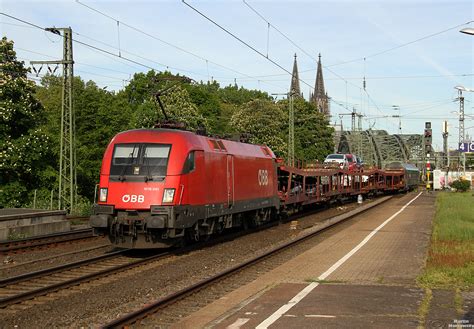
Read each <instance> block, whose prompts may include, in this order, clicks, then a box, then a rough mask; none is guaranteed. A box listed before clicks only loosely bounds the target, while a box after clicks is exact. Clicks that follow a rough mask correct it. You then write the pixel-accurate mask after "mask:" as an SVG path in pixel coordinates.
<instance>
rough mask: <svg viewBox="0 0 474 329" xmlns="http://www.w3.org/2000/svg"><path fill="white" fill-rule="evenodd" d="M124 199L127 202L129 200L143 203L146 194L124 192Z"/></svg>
mask: <svg viewBox="0 0 474 329" xmlns="http://www.w3.org/2000/svg"><path fill="white" fill-rule="evenodd" d="M122 201H123V202H125V203H127V202H138V203H143V202H145V196H144V195H142V194H139V195H136V194H124V195H123V196H122Z"/></svg>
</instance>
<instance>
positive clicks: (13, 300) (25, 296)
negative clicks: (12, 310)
mask: <svg viewBox="0 0 474 329" xmlns="http://www.w3.org/2000/svg"><path fill="white" fill-rule="evenodd" d="M125 251H126V250H123V251H119V252H117V253H115V254H114V255H112V256H111V255H110V254H109V255H106V256H110V257H115V256H117V254H119V253H124V252H125ZM169 254H170V253H169V252H164V253H160V254H158V255H153V256H150V257H147V258H145V259H141V260H138V261H135V262H132V263H127V264H122V265H118V266H114V267H111V268H108V269H104V270H101V271H98V272H94V273H90V274H86V275H83V276H80V277H78V278H73V279H70V280H66V281H63V282H58V283H55V284H52V285H49V286H46V287H42V288H39V289H34V290H31V291H27V292H24V293H20V294H17V295H13V296H10V297H6V298H3V299H0V308H5V307H7V306H9V305H12V304H17V303H19V302H22V301H25V300H29V299H32V298H34V297H37V296H41V295H45V294H47V293H49V292H53V291H57V290H62V289H65V288H69V287H71V286H76V285H78V284H80V283H83V282H86V281H91V280H94V279H97V278H100V277H103V276H106V275H109V274H112V273H117V272H122V271H125V270H128V269H131V268H133V267H136V266H139V265H145V264H147V263H149V262H151V261H155V260H157V259H160V258H163V257H166V256H168V255H169ZM110 257H102V256H99V257H94V258H93V259H94V260H95V261H97V260H100V258H102V259H103V258H110ZM91 260H92V258H91V259H88V260H84V261H81V262H76V263H72V264H66V265H64V266H59V267H56V268H52V269H47V270H42V271H38V272H33V273H28V274H25V275H23V276H19V277H14V278H10V280H11V282H13V283H18V282H23V281H26V280H27V278H26V277H27V276H28V275H32V277H30V279H31V278H38V277H43V276H44V275H45V274H50V273H51V272H48V271H51V270H56V269H59V268H63V269H66V270H70V269H71V268H68V266H71V265H75V266H74V268H77V267H79V266H78V263H85V264H87V262H89V263H92V264H93V263H94V262H93V261H91ZM83 265H84V264H83ZM58 271H59V270H58ZM58 271H56V272H58ZM17 278H19V281H15V279H17ZM7 280H8V279H7ZM2 281H6V280H2Z"/></svg>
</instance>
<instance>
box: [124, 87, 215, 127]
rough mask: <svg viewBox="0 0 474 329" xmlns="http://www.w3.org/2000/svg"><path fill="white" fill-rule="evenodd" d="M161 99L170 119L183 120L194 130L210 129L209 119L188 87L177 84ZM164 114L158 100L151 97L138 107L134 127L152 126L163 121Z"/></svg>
mask: <svg viewBox="0 0 474 329" xmlns="http://www.w3.org/2000/svg"><path fill="white" fill-rule="evenodd" d="M161 101H162V103H163V104H164V108H165V111H166V114H167V116H168V119H169V120H172V121H177V122H182V123H184V124H185V125H186V128H187V129H189V130H192V131H196V130H198V129H201V128H204V129H208V124H207V120H206V119H205V118H204V117H203V116H202V115H201V114H200V113H199V111H198V108H197V106H196V105H195V104H194V103H192V102H191V99H190V97H189V94H188V92H187V90H186V89H184V88H183V87H181V86H180V85H176V86H174V87H173V88H171V89H169V91H168V92H167V93H165V94H164V95H162V96H161ZM164 119H165V118H164V115H163V113H162V111H161V109H159V105H158V104H157V103H156V101H155V100H154V99H153V98H152V97H149V99H148V100H144V101H143V103H142V104H140V105H139V106H138V107H137V110H136V112H135V113H134V114H133V116H132V121H131V126H132V127H134V128H151V127H153V126H154V125H155V123H156V122H157V121H163V120H164Z"/></svg>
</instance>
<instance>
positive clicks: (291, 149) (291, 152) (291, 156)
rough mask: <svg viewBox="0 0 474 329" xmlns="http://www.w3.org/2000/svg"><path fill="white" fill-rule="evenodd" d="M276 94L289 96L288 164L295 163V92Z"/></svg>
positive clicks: (276, 94)
mask: <svg viewBox="0 0 474 329" xmlns="http://www.w3.org/2000/svg"><path fill="white" fill-rule="evenodd" d="M272 95H274V96H279V95H284V96H286V97H288V165H289V166H294V165H295V110H294V107H293V99H294V95H295V93H294V92H293V91H292V90H290V91H289V92H288V93H285V94H283V93H273V94H272Z"/></svg>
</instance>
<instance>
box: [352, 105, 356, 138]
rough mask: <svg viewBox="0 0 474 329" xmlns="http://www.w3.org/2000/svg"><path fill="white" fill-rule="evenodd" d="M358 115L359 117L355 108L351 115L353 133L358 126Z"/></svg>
mask: <svg viewBox="0 0 474 329" xmlns="http://www.w3.org/2000/svg"><path fill="white" fill-rule="evenodd" d="M356 115H357V112H356V109H355V107H353V108H352V113H351V119H352V120H351V131H352V132H354V131H355V126H356Z"/></svg>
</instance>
